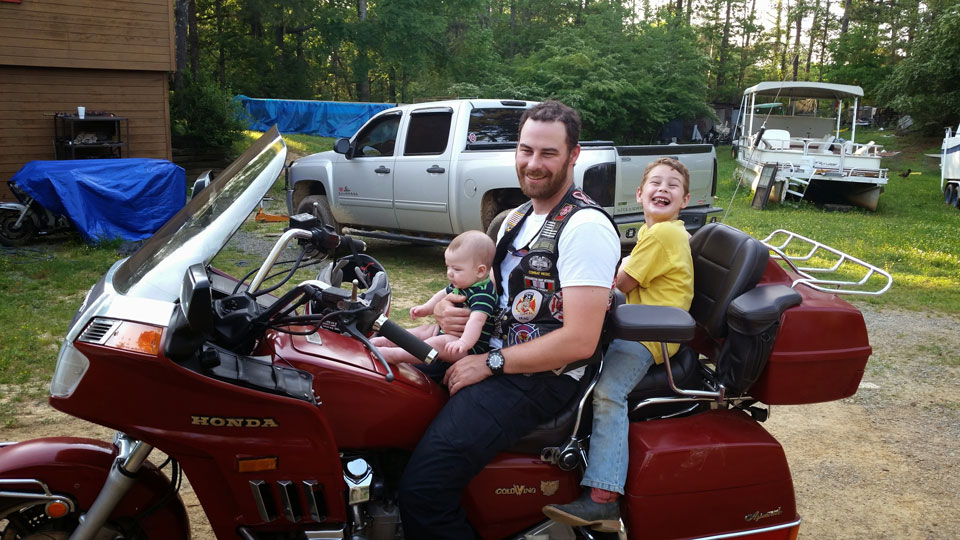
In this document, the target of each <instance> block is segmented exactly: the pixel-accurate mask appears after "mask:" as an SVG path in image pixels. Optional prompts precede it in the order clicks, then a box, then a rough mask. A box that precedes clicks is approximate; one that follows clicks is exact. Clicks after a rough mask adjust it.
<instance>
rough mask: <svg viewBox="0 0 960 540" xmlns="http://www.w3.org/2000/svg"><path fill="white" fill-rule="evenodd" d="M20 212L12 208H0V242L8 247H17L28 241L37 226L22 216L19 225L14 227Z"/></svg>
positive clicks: (27, 217)
mask: <svg viewBox="0 0 960 540" xmlns="http://www.w3.org/2000/svg"><path fill="white" fill-rule="evenodd" d="M19 217H20V212H16V211H14V210H0V244H3V245H5V246H10V247H19V246H22V245H24V244H26V243H27V242H29V241H30V240H31V239H32V238H33V235H34V234H35V233H36V232H37V228H36V226H35V225H34V223H33V220H32V219H30V216H29V215H27V216H24V218H23V221H21V222H20V226H19V227H16V226H15V225H16V223H17V218H19Z"/></svg>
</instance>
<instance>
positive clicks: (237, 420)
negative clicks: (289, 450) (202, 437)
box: [190, 416, 280, 428]
mask: <svg viewBox="0 0 960 540" xmlns="http://www.w3.org/2000/svg"><path fill="white" fill-rule="evenodd" d="M190 423H191V424H193V425H195V426H212V427H242V428H273V427H280V425H279V424H277V421H276V420H274V419H273V418H247V417H241V416H191V417H190Z"/></svg>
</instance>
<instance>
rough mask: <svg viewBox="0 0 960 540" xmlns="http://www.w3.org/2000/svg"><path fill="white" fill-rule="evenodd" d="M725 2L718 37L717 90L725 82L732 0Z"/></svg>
mask: <svg viewBox="0 0 960 540" xmlns="http://www.w3.org/2000/svg"><path fill="white" fill-rule="evenodd" d="M726 2H727V14H726V17H725V18H724V21H723V37H721V38H720V54H719V55H718V58H719V61H718V62H717V64H718V65H717V90H720V87H722V86H723V85H724V84H725V83H726V65H727V49H728V48H729V45H728V43H729V40H730V7H731V4H732V3H733V2H732V0H726Z"/></svg>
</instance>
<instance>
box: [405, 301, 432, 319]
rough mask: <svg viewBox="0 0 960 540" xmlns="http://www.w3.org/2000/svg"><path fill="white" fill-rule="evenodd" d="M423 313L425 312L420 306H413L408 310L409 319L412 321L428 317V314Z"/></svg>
mask: <svg viewBox="0 0 960 540" xmlns="http://www.w3.org/2000/svg"><path fill="white" fill-rule="evenodd" d="M424 311H425V310H424V309H423V306H422V305H420V306H413V307H412V308H410V318H411V319H413V320H417V319H418V318H420V317H424V316H426V315H429V313H424Z"/></svg>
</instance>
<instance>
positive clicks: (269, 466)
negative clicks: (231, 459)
mask: <svg viewBox="0 0 960 540" xmlns="http://www.w3.org/2000/svg"><path fill="white" fill-rule="evenodd" d="M237 470H238V471H239V472H242V473H244V472H262V471H275V470H277V457H276V456H270V457H258V458H237Z"/></svg>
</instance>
